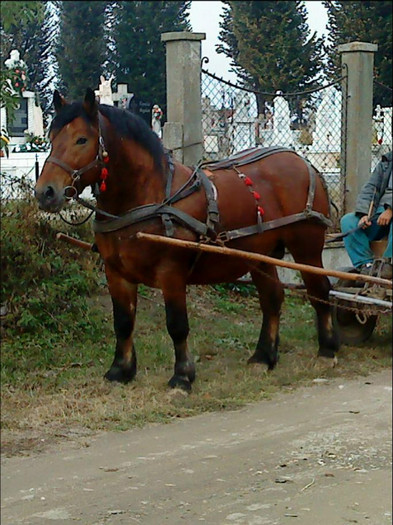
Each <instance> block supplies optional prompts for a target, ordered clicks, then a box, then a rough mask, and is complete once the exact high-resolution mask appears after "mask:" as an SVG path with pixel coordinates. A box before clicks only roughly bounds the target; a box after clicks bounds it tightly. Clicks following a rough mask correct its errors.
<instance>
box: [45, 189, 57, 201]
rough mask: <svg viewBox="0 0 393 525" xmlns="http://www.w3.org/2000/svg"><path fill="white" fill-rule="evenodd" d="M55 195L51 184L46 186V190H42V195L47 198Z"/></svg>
mask: <svg viewBox="0 0 393 525" xmlns="http://www.w3.org/2000/svg"><path fill="white" fill-rule="evenodd" d="M54 195H55V190H54V189H53V188H52V186H48V187H47V188H46V190H45V191H44V196H45V198H46V199H47V200H49V199H52V198H53V197H54Z"/></svg>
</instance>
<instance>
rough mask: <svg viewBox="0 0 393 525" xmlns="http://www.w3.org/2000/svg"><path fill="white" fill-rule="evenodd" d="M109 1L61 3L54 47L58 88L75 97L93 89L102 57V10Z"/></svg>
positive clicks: (97, 80) (100, 68)
mask: <svg viewBox="0 0 393 525" xmlns="http://www.w3.org/2000/svg"><path fill="white" fill-rule="evenodd" d="M108 3H109V2H102V1H98V2H88V1H82V2H74V1H71V2H61V3H60V33H59V39H58V45H57V50H56V57H57V61H58V73H59V77H60V85H59V87H60V89H61V91H62V92H63V95H66V96H68V97H69V98H70V99H72V100H79V99H80V98H82V97H83V96H84V94H85V92H86V88H88V87H90V88H91V89H96V88H97V86H98V84H99V81H100V74H102V72H103V71H102V70H103V65H104V63H105V60H106V29H105V12H106V9H107V6H108Z"/></svg>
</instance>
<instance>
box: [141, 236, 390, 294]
mask: <svg viewBox="0 0 393 525" xmlns="http://www.w3.org/2000/svg"><path fill="white" fill-rule="evenodd" d="M136 237H137V239H144V240H146V241H151V242H158V243H163V244H169V245H171V246H177V247H180V248H191V249H194V250H200V251H203V252H209V253H215V254H219V255H228V256H232V257H240V258H241V259H247V260H249V261H254V262H264V263H268V264H274V265H275V266H281V267H283V268H290V269H292V270H298V271H302V272H310V273H316V274H319V275H330V276H332V277H337V278H338V279H346V280H350V281H361V282H367V283H372V284H379V285H381V286H386V287H391V286H392V281H390V280H388V279H381V278H379V277H373V276H371V275H362V274H359V273H349V272H340V271H338V270H325V268H319V267H317V266H310V265H308V264H299V263H295V262H290V261H282V260H280V259H275V258H273V257H269V256H268V255H261V254H259V253H252V252H244V251H242V250H235V249H233V248H226V247H222V246H212V245H210V244H199V243H197V242H192V241H182V240H180V239H172V238H169V237H163V236H162V235H151V234H149V233H142V232H138V233H137V234H136Z"/></svg>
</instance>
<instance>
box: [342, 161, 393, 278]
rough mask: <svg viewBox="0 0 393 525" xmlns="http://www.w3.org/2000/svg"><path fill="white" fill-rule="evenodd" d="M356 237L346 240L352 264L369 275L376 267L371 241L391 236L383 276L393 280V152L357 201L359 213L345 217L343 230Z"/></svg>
mask: <svg viewBox="0 0 393 525" xmlns="http://www.w3.org/2000/svg"><path fill="white" fill-rule="evenodd" d="M356 227H358V229H357V230H356V231H354V232H353V233H349V234H348V235H347V236H346V237H344V244H345V248H346V249H347V252H348V255H349V257H350V259H351V261H352V264H353V265H354V267H355V268H357V269H358V270H359V271H360V272H361V273H364V274H368V273H370V269H371V267H372V265H373V259H374V254H373V252H372V251H371V248H370V242H371V241H377V240H380V239H382V238H383V237H386V236H388V244H387V247H386V250H385V252H384V254H383V259H384V264H383V266H382V269H381V274H380V276H381V277H383V278H385V279H391V278H392V152H391V151H390V152H389V153H387V154H386V155H383V156H382V159H381V161H380V162H379V163H378V164H377V166H376V168H375V169H374V171H373V173H372V175H371V177H370V180H369V181H368V182H367V183H366V184H365V185H364V186H363V188H362V189H361V191H360V194H359V196H358V198H357V202H356V207H355V212H354V213H348V214H347V215H344V217H342V219H341V230H342V232H343V233H346V232H349V231H350V230H352V229H355V228H356Z"/></svg>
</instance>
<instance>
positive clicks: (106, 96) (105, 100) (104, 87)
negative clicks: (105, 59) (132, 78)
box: [95, 75, 114, 106]
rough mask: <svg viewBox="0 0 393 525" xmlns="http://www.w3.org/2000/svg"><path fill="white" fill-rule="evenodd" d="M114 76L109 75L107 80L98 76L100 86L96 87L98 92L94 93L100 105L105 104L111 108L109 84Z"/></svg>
mask: <svg viewBox="0 0 393 525" xmlns="http://www.w3.org/2000/svg"><path fill="white" fill-rule="evenodd" d="M113 79H114V76H113V75H111V76H110V77H109V79H108V80H106V79H105V77H104V76H102V75H101V76H100V80H101V84H100V85H99V87H98V91H95V94H96V96H98V98H99V99H100V104H107V105H108V106H113V98H112V88H111V82H112V80H113Z"/></svg>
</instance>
